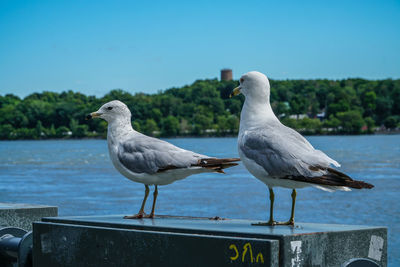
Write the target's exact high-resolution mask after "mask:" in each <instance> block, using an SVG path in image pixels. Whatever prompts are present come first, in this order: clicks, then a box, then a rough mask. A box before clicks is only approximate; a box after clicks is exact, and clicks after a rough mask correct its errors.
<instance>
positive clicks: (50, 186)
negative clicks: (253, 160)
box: [0, 135, 400, 266]
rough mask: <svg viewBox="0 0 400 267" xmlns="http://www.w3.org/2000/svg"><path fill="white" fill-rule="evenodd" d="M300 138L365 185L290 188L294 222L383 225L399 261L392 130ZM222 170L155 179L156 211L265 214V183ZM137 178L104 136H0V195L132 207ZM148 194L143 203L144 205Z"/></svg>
mask: <svg viewBox="0 0 400 267" xmlns="http://www.w3.org/2000/svg"><path fill="white" fill-rule="evenodd" d="M307 139H308V140H309V141H310V142H311V143H312V144H313V145H314V147H316V148H318V149H321V150H323V151H324V152H325V153H327V154H328V155H329V156H330V157H332V158H334V159H335V160H337V161H338V162H340V163H341V164H342V167H341V170H342V171H343V172H346V173H347V174H349V175H350V176H351V177H353V178H355V179H359V180H364V181H367V182H369V183H372V184H374V185H375V188H373V189H371V190H354V191H352V192H334V193H328V192H324V191H321V190H318V189H314V188H305V189H301V190H298V194H297V203H296V218H295V219H296V221H297V222H318V223H337V224H355V225H360V224H364V225H376V226H387V227H388V230H389V233H388V236H389V248H388V250H389V263H390V266H400V240H399V239H400V135H372V136H311V137H307ZM166 140H167V141H169V142H171V143H173V144H175V145H178V146H180V147H183V148H186V149H189V150H193V151H196V152H198V153H201V154H207V155H210V156H215V157H237V156H238V154H237V145H236V138H174V139H166ZM226 173H227V174H226V175H223V174H201V175H196V176H190V177H188V178H187V179H185V180H181V181H178V182H176V183H173V184H171V185H167V186H161V187H159V195H158V200H157V208H156V213H158V214H168V215H190V216H208V217H211V216H220V217H226V218H242V219H259V220H267V219H268V214H269V213H268V190H267V187H266V186H265V185H264V184H262V183H261V182H260V181H258V180H257V179H255V178H253V177H252V176H251V175H250V174H249V173H248V172H247V171H246V169H245V168H244V167H243V166H242V165H240V166H238V167H234V168H230V169H227V170H226ZM290 193H291V191H290V190H288V189H276V190H275V219H277V220H281V221H283V220H287V219H288V217H289V215H290V205H291V197H290ZM143 194H144V186H143V185H142V184H137V183H134V182H131V181H130V180H128V179H126V178H124V177H123V176H121V175H120V174H119V173H118V172H117V171H116V170H115V169H114V167H113V166H112V163H111V161H110V159H109V156H108V151H107V142H106V141H105V140H50V141H1V142H0V202H14V203H36V204H47V205H55V206H58V207H59V215H60V216H63V215H94V214H96V215H109V214H133V213H136V212H137V211H138V210H139V208H140V204H141V201H142V199H143ZM151 202H152V201H151V195H150V198H149V201H148V205H147V207H146V209H147V211H148V212H149V211H150V208H151Z"/></svg>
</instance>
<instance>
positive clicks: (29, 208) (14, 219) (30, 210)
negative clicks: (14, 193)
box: [0, 202, 58, 231]
mask: <svg viewBox="0 0 400 267" xmlns="http://www.w3.org/2000/svg"><path fill="white" fill-rule="evenodd" d="M57 215H58V208H57V207H53V206H44V205H35V204H19V203H18V204H16V203H1V202H0V228H3V227H18V228H22V229H24V230H26V231H31V230H32V222H34V221H40V220H41V219H42V218H43V217H49V216H51V217H55V216H57Z"/></svg>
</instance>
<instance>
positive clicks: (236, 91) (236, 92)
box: [229, 86, 242, 98]
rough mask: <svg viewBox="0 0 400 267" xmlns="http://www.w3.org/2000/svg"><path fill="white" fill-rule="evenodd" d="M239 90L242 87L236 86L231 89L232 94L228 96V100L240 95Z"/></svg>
mask: <svg viewBox="0 0 400 267" xmlns="http://www.w3.org/2000/svg"><path fill="white" fill-rule="evenodd" d="M240 89H242V87H240V86H238V87H236V88H235V89H233V91H232V93H231V94H230V95H229V98H231V97H232V96H236V95H238V94H240V93H241V92H240Z"/></svg>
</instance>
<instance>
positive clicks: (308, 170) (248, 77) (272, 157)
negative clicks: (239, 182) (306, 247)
mask: <svg viewBox="0 0 400 267" xmlns="http://www.w3.org/2000/svg"><path fill="white" fill-rule="evenodd" d="M240 93H242V94H243V95H244V96H245V101H244V104H243V108H242V111H241V114H240V128H239V134H238V150H239V156H240V159H241V160H242V162H243V164H244V166H245V167H246V168H247V170H248V171H249V172H250V173H251V174H252V175H253V176H255V177H256V178H257V179H259V180H260V181H262V182H263V183H265V184H266V185H267V186H268V189H269V199H270V217H269V221H268V222H267V223H257V224H255V225H270V226H273V225H294V209H295V204H296V196H297V192H296V189H297V188H303V187H307V186H313V187H316V188H319V189H322V190H325V191H330V192H332V191H335V190H343V191H351V189H350V188H356V189H361V188H368V189H370V188H372V187H373V185H371V184H369V183H366V182H363V181H356V180H353V179H352V178H350V177H349V176H348V175H346V174H344V173H342V172H339V171H338V170H336V169H333V168H332V167H331V165H333V166H335V167H340V164H339V163H338V162H336V161H335V160H333V159H331V158H330V157H328V156H327V155H326V154H325V153H324V152H322V151H320V150H316V149H314V147H313V146H312V145H311V144H310V143H309V142H308V141H307V140H306V139H305V138H304V137H303V136H302V135H300V134H299V133H298V132H296V131H295V130H293V129H291V128H289V127H286V126H285V125H283V124H282V123H281V122H280V121H279V119H278V118H277V117H276V116H275V114H274V112H273V111H272V108H271V104H270V99H269V96H270V86H269V81H268V78H267V77H266V76H265V75H264V74H262V73H260V72H257V71H252V72H248V73H246V74H244V75H243V76H242V77H241V78H240V85H239V86H238V87H236V88H235V89H233V91H232V93H231V94H230V97H232V96H236V95H238V94H240ZM276 186H279V187H284V188H289V189H292V194H291V196H292V209H291V214H290V219H289V221H287V222H277V221H275V220H274V217H273V212H274V191H273V188H274V187H276Z"/></svg>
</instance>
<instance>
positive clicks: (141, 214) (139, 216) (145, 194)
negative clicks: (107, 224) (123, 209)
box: [124, 184, 150, 219]
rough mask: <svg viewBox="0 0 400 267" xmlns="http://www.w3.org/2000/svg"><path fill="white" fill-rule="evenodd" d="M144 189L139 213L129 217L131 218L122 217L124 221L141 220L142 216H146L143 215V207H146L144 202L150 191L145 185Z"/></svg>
mask: <svg viewBox="0 0 400 267" xmlns="http://www.w3.org/2000/svg"><path fill="white" fill-rule="evenodd" d="M144 187H145V191H144V199H143V202H142V206H141V207H140V210H139V213H138V214H135V215H131V216H124V219H141V218H143V216H145V215H146V214H145V213H144V206H145V205H146V200H147V197H148V196H149V192H150V189H149V186H148V185H147V184H145V185H144Z"/></svg>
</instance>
